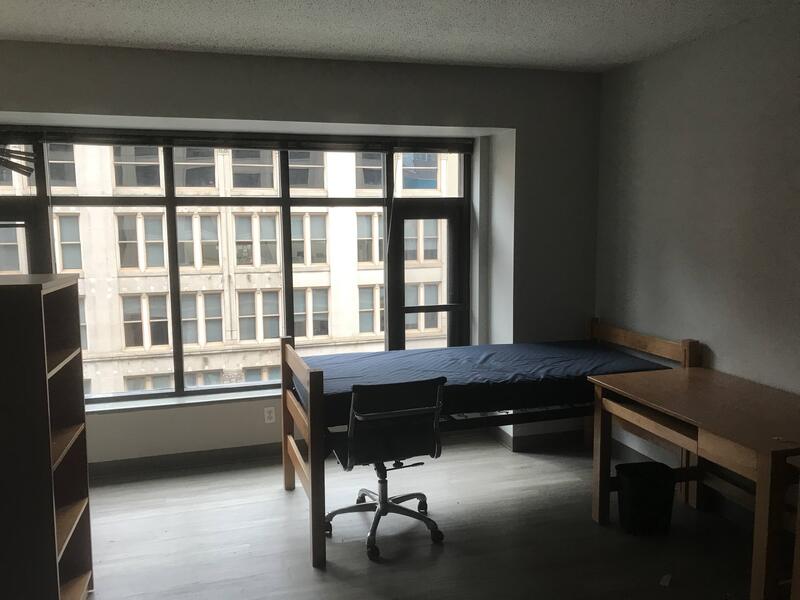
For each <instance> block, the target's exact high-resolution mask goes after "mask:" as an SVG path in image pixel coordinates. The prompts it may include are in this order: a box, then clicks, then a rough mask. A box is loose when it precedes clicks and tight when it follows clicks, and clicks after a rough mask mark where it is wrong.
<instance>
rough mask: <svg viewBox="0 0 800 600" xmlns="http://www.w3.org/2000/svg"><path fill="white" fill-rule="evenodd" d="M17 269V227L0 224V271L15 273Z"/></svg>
mask: <svg viewBox="0 0 800 600" xmlns="http://www.w3.org/2000/svg"><path fill="white" fill-rule="evenodd" d="M19 270H20V269H19V245H18V243H17V228H16V227H2V226H0V271H4V272H14V273H15V272H18V271H19Z"/></svg>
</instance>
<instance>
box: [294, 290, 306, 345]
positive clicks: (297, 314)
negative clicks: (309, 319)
mask: <svg viewBox="0 0 800 600" xmlns="http://www.w3.org/2000/svg"><path fill="white" fill-rule="evenodd" d="M294 335H295V336H296V337H303V336H305V335H306V291H305V289H302V290H294Z"/></svg>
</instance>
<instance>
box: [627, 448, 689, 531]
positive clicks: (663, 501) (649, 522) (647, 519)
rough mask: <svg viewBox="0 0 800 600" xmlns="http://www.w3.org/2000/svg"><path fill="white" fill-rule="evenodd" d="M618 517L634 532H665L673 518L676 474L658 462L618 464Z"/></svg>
mask: <svg viewBox="0 0 800 600" xmlns="http://www.w3.org/2000/svg"><path fill="white" fill-rule="evenodd" d="M617 481H618V482H619V490H618V497H617V500H618V504H619V521H620V525H621V526H622V529H623V531H626V532H627V533H632V534H634V535H666V534H668V533H669V527H670V522H671V521H672V499H673V496H674V493H675V477H674V475H673V473H672V469H671V468H669V467H668V466H667V465H665V464H662V463H658V462H642V463H628V464H625V465H617Z"/></svg>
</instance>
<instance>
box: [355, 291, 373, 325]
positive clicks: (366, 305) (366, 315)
mask: <svg viewBox="0 0 800 600" xmlns="http://www.w3.org/2000/svg"><path fill="white" fill-rule="evenodd" d="M374 291H375V290H374V289H373V288H372V287H361V288H358V329H359V332H361V333H372V332H373V331H374V330H375V309H374V306H373V304H374Z"/></svg>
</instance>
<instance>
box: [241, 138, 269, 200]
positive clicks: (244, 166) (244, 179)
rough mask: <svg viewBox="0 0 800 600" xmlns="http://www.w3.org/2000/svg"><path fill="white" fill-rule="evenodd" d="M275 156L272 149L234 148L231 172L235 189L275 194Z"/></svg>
mask: <svg viewBox="0 0 800 600" xmlns="http://www.w3.org/2000/svg"><path fill="white" fill-rule="evenodd" d="M274 163H275V161H274V157H273V151H272V150H258V149H244V148H234V149H232V150H231V172H232V177H231V179H232V182H233V187H234V189H236V188H239V192H240V193H241V192H243V191H248V190H258V191H262V192H265V193H266V194H267V195H275V193H276V192H277V190H275V189H274V188H275V175H274V167H273V165H274Z"/></svg>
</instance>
